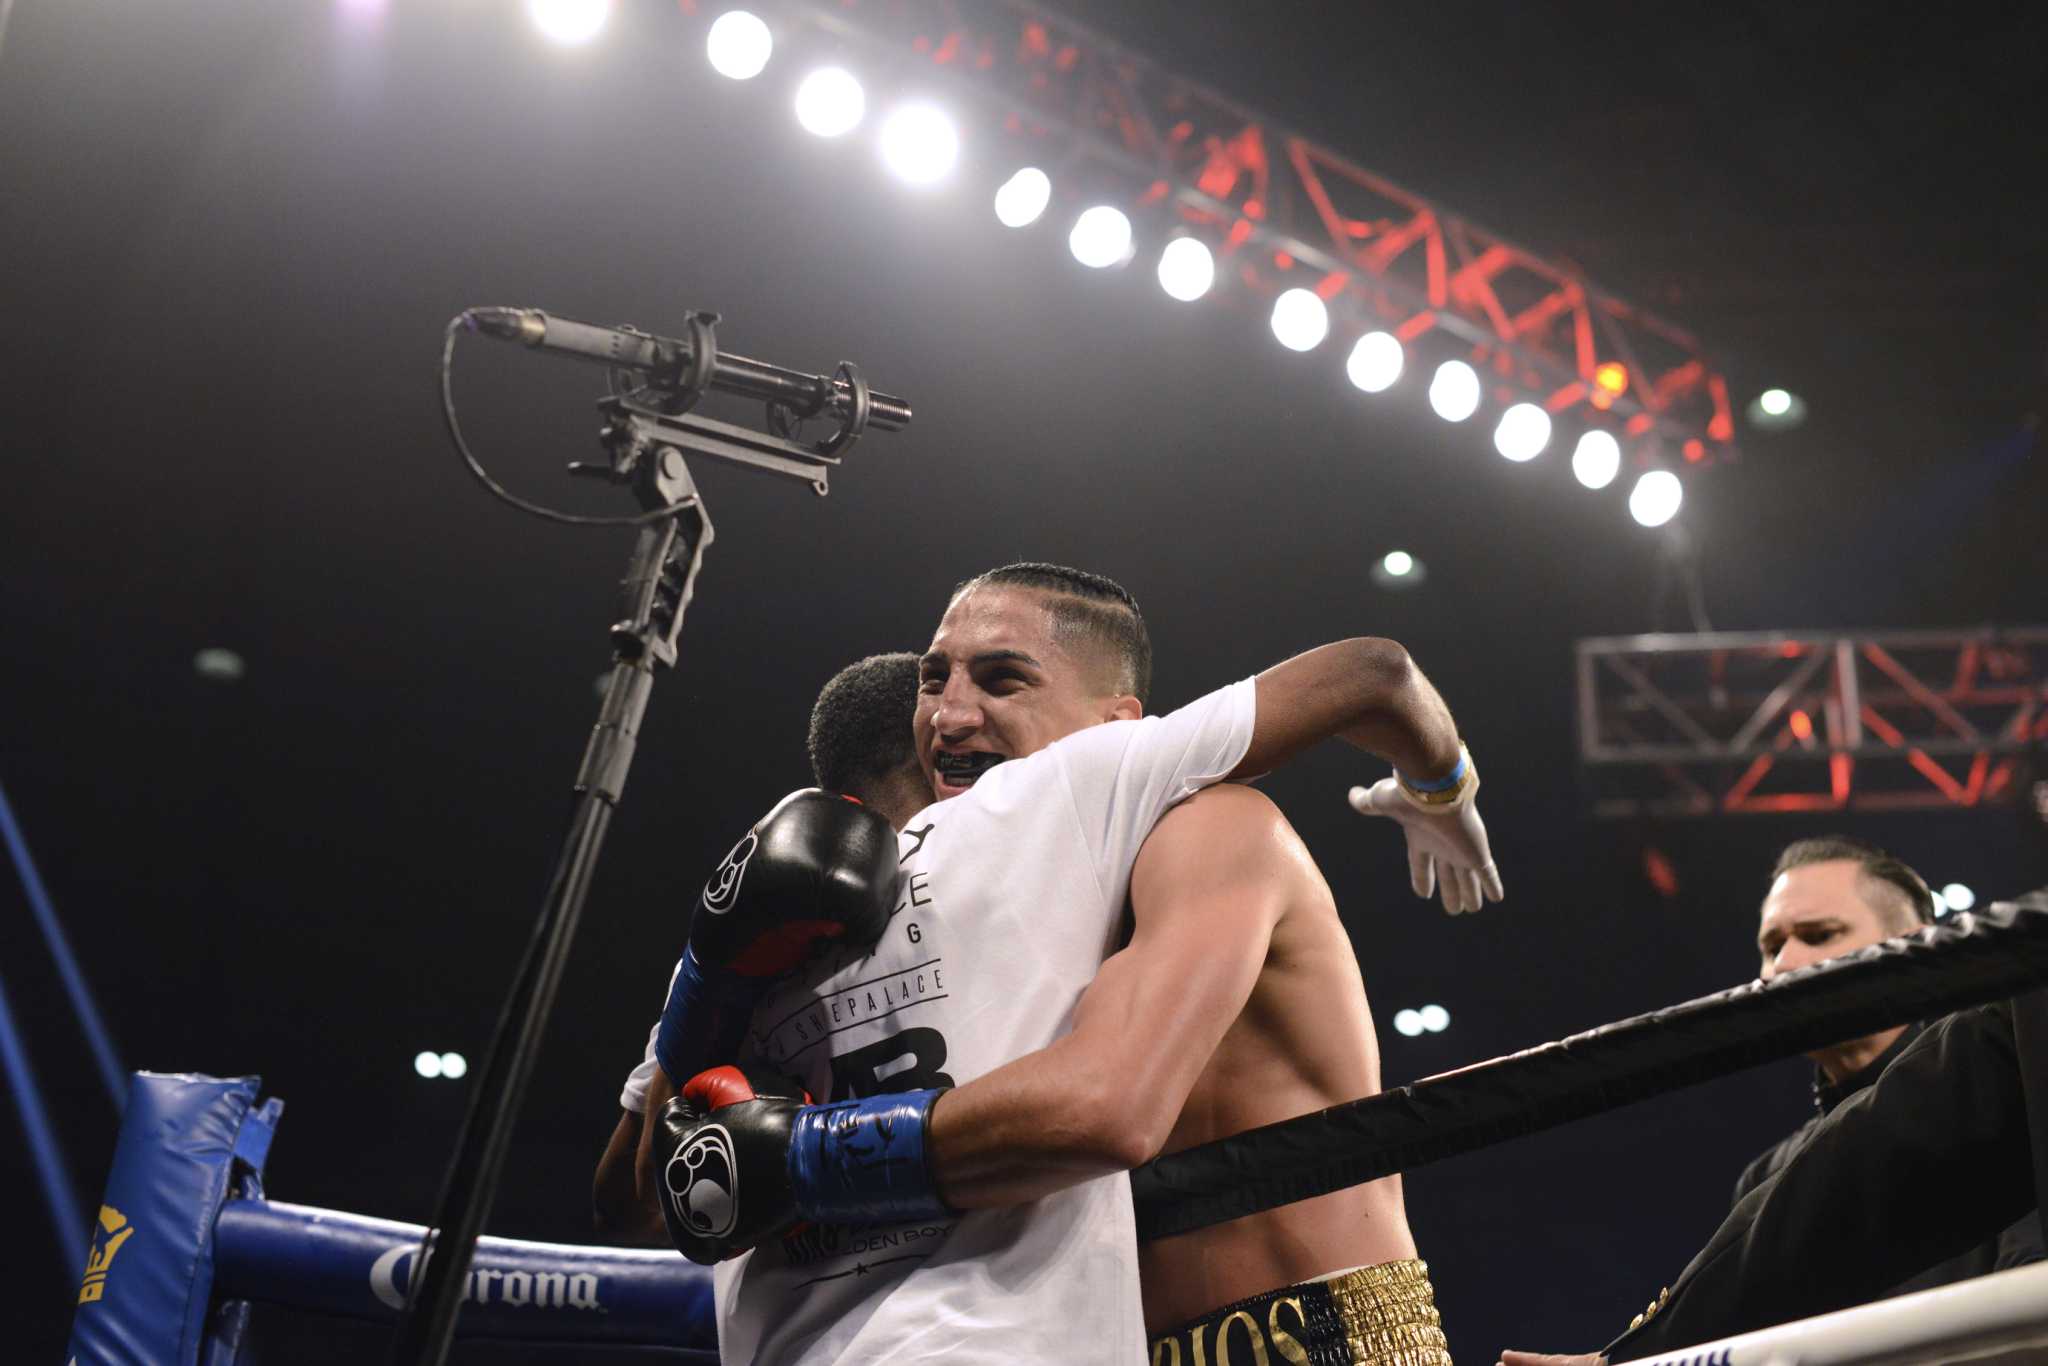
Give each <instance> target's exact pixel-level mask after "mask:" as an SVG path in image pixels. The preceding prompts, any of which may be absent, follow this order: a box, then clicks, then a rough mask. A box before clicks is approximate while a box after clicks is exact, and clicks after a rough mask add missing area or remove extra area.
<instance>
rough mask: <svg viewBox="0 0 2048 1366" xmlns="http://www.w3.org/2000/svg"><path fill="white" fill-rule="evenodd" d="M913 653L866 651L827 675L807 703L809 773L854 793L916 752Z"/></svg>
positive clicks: (830, 787) (915, 667) (836, 788)
mask: <svg viewBox="0 0 2048 1366" xmlns="http://www.w3.org/2000/svg"><path fill="white" fill-rule="evenodd" d="M917 672H918V657H917V656H916V655H914V654H911V653H910V652H909V651H907V650H906V651H899V652H897V653H895V654H886V655H869V656H868V657H867V658H866V659H863V660H859V661H857V662H855V663H852V664H849V665H847V666H846V667H845V668H843V669H841V670H840V671H839V672H838V673H836V674H834V675H832V681H831V682H829V683H827V684H826V685H825V686H824V688H823V690H821V691H820V692H819V693H818V700H817V702H816V703H815V704H814V705H813V706H812V707H811V733H810V740H809V746H810V752H811V776H812V777H814V778H816V779H817V782H818V786H819V787H822V788H825V789H826V790H828V791H831V792H845V793H848V794H850V795H853V796H859V795H860V794H861V793H863V792H865V791H867V790H868V789H869V788H871V787H873V786H874V784H875V783H876V782H878V781H879V780H880V779H882V778H885V777H887V776H888V775H889V774H891V773H893V772H894V771H896V770H897V769H898V768H901V767H902V766H904V765H906V764H909V763H910V762H912V760H913V759H914V757H915V747H914V742H913V741H912V739H911V733H910V727H911V720H912V717H913V716H914V714H915V713H916V711H917Z"/></svg>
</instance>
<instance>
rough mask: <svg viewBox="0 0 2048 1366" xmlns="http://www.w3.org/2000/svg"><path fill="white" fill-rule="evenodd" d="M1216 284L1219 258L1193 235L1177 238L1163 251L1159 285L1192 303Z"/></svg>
mask: <svg viewBox="0 0 2048 1366" xmlns="http://www.w3.org/2000/svg"><path fill="white" fill-rule="evenodd" d="M1215 283H1216V258H1215V257H1214V256H1211V255H1210V254H1209V249H1208V248H1207V247H1205V246H1203V245H1202V243H1201V242H1200V241H1199V240H1197V239H1195V238H1193V237H1176V238H1174V239H1173V240H1172V241H1171V242H1168V243H1167V244H1166V250H1165V251H1162V252H1160V253H1159V287H1160V288H1161V289H1163V290H1165V291H1166V292H1167V293H1168V294H1170V295H1172V296H1173V297H1174V298H1176V299H1179V300H1180V301H1181V302H1182V303H1184V304H1191V303H1193V302H1194V301H1195V300H1197V299H1199V298H1201V297H1202V296H1203V295H1204V294H1207V293H1208V292H1209V286H1211V285H1213V284H1215Z"/></svg>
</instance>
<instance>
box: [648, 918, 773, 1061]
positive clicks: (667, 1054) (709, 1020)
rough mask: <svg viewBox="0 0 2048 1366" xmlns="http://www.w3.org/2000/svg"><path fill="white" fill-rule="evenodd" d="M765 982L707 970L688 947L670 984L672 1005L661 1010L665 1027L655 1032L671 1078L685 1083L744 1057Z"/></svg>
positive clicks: (657, 1052)
mask: <svg viewBox="0 0 2048 1366" xmlns="http://www.w3.org/2000/svg"><path fill="white" fill-rule="evenodd" d="M763 985H765V983H763V982H761V981H760V980H758V979H754V978H746V977H735V976H733V975H731V974H729V973H717V972H711V973H707V972H705V971H704V969H703V967H702V966H701V965H700V964H699V963H698V962H697V952H696V950H695V949H692V948H687V947H686V948H684V950H683V961H682V962H680V963H678V964H677V965H676V979H675V981H674V982H672V983H671V984H670V985H669V989H668V1004H667V1005H665V1006H663V1007H662V1008H661V1027H660V1028H659V1029H657V1030H656V1031H655V1034H654V1057H655V1060H656V1061H657V1062H659V1063H660V1064H661V1070H662V1071H664V1072H666V1073H668V1079H669V1080H670V1081H672V1082H674V1083H675V1084H676V1085H677V1086H681V1085H682V1084H683V1083H684V1082H686V1081H688V1080H689V1079H690V1078H691V1077H694V1076H696V1075H697V1074H698V1073H699V1072H702V1071H703V1070H704V1069H705V1068H707V1067H717V1066H719V1065H721V1064H723V1063H729V1062H731V1061H733V1059H735V1058H737V1057H738V1056H739V1052H740V1045H741V1044H743V1043H745V1042H746V1039H747V1018H748V1017H749V1016H751V1015H752V1014H753V1013H754V1003H755V1002H756V1001H757V1000H758V999H759V997H760V988H761V987H762V986H763Z"/></svg>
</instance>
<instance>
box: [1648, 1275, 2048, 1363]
mask: <svg viewBox="0 0 2048 1366" xmlns="http://www.w3.org/2000/svg"><path fill="white" fill-rule="evenodd" d="M1629 1360H1630V1362H1632V1363H1635V1364H1636V1366H1851V1364H1852V1363H1853V1364H1854V1366H1908V1363H1927V1362H1970V1363H1977V1366H1992V1363H1997V1366H2020V1363H2022V1362H2031V1363H2039V1362H2042V1361H2048V1263H2040V1264H2037V1265H2034V1266H2022V1267H2015V1268H2014V1269H2013V1270H2011V1271H1999V1272H1994V1273H1993V1274H1991V1275H1989V1276H1979V1277H1978V1278H1977V1279H1975V1280H1970V1281H1963V1282H1961V1283H1959V1284H1956V1285H1944V1286H1941V1287H1939V1288H1937V1289H1934V1290H1923V1291H1920V1292H1919V1293H1917V1294H1913V1295H1900V1296H1899V1297H1897V1298H1896V1299H1889V1300H1879V1301H1877V1302H1876V1303H1874V1304H1865V1305H1860V1306H1858V1307H1857V1308H1854V1309H1842V1310H1838V1311H1837V1312H1835V1313H1832V1314H1822V1315H1820V1316H1819V1317H1817V1318H1811V1319H1800V1320H1799V1321H1798V1322H1796V1323H1784V1324H1780V1325H1778V1326H1777V1327H1776V1328H1764V1329H1760V1330H1758V1331H1757V1332H1754V1333H1744V1334H1742V1335H1741V1336H1740V1337H1732V1338H1723V1339H1721V1340H1720V1341H1718V1342H1708V1343H1702V1344H1700V1345H1699V1346H1697V1347H1683V1348H1680V1349H1678V1350H1677V1351H1672V1352H1661V1353H1659V1354H1658V1355H1656V1356H1649V1357H1631V1358H1629ZM1616 1366H1621V1363H1616Z"/></svg>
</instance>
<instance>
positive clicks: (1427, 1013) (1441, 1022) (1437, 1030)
mask: <svg viewBox="0 0 2048 1366" xmlns="http://www.w3.org/2000/svg"><path fill="white" fill-rule="evenodd" d="M1415 1016H1416V1018H1417V1019H1418V1020H1420V1021H1421V1022H1422V1027H1423V1028H1424V1029H1426V1030H1428V1031H1429V1032H1430V1033H1432V1034H1441V1033H1443V1032H1444V1031H1445V1030H1446V1029H1449V1028H1450V1027H1451V1012H1450V1011H1448V1010H1445V1009H1444V1008H1443V1007H1442V1006H1424V1007H1423V1008H1422V1009H1420V1010H1418V1011H1416V1012H1415Z"/></svg>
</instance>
